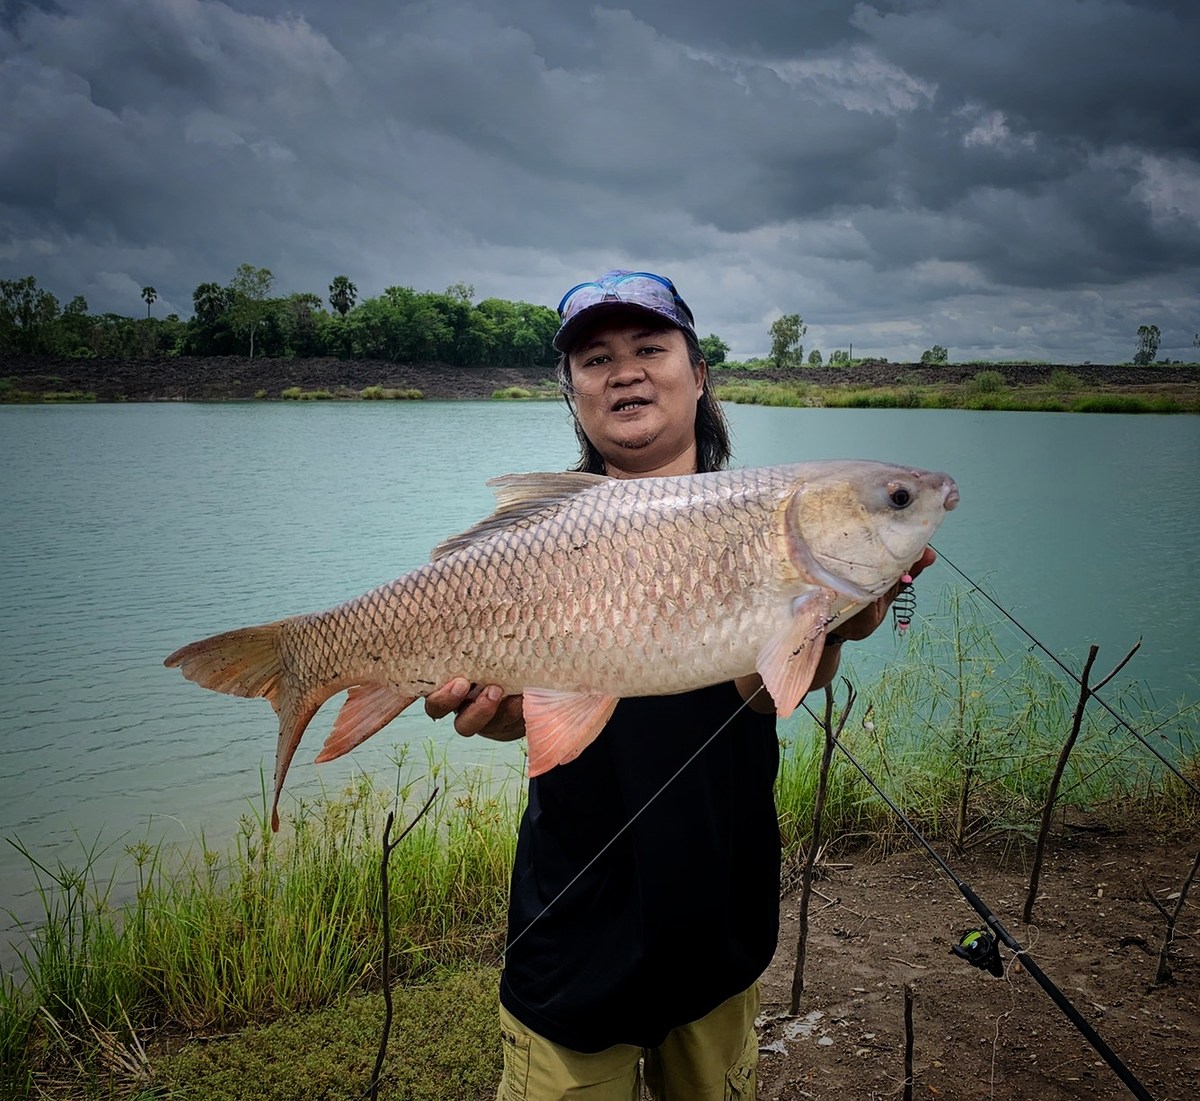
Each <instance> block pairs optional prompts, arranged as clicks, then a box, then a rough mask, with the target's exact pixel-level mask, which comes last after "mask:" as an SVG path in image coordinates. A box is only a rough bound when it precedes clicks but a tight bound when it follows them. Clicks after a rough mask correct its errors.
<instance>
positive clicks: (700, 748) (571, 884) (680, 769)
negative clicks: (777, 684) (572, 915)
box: [504, 684, 764, 954]
mask: <svg viewBox="0 0 1200 1101" xmlns="http://www.w3.org/2000/svg"><path fill="white" fill-rule="evenodd" d="M763 687H764V686H763V685H761V684H760V685H759V686H758V687H757V688H756V689H755V690H754V691H753V692H752V693H751V694H750V695H749V696H747V697H746V699H744V700H742V702H741V704H739V705H738V706H737V707H736V708H734V710H733V712H732V714H730V716H729V718H727V719H726V720H725V721H724V722H723V723H722V724H721V725H720V726H718V727H717V729H716V730H714V731H713V732H712V733H711V734H710V735H709V736H708V737H707V738H706V739H705V740H704V742H703V743H702V744H701V745H700V746H698V747H697V748H696V750H695V751H694V752H693V753H692V755H691V756H690V757H689V758H688V759H687V760H686V761H684V762H683V764H681V765H680V766H679V767H678V768H677V769H676V770H675V771H674V772H673V773H672V774H671V775H670V776H669V777H668V778H667V779H666V780H664V781H663V783H662V786H661V787H660V788H659V789H658V790H657V791H656V792H655V793H654V794H653V795H651V796H650V798H649V799H647V800H646V801H645V802H644V803H643V804H642V805H641V806H640V807H639V808H638V809H637V810H636V811H635V812H634V813H633V814H632V815H631V816H630V818H629V821H628V822H626V823H625V824H624V825H623V826H622V827H621V828H620V829H619V830H617V832H616V833H614V834H613V835H612V837H610V838H609V839H608V841H606V842H605V843H604V846H603V847H602V848H601V849H600V851H599V852H598V853H596V855H595V856H593V857H592V859H591V860H589V861H588V862H587V863H586V864H585V865H584V866H583V867H582V868H580V869H579V871H577V872H576V873H575V875H574V876H572V877H571V880H570V882H568V883H567V885H566V886H565V887H563V889H562V890H561V891H559V892H558V894H556V895H555V896H554V897H553V898H552V899H551V900H550V901H549V902H547V903H546V905H545V906H543V907H542V908H541V910H539V911H538V912H537V914H536V915H534V917H533V920H531V921H530V922H529V924H527V925H526V926H525V928H524V929H522V930H521V931H520V932H519V933H518V934H517V935H516V936H515V937H513V939H512V940H510V941H509V942H508V943H507V944H506V945H505V946H504V953H505V954H507V953H508V952H509V951H510V950H511V949H512V946H513V945H514V944H516V943H517V941H519V940H520V939H521V938H522V937H523V936H524V935H525V934H526V933H528V932H529V930H530V929H532V928H533V926H534V925H535V924H536V923H537V922H538V921H539V920H540V919H541V918H542V917H543V916H544V915H545V914H546V912H547V911H548V910H549V909H550V907H551V906H553V905H554V904H555V903H556V902H557V901H558V900H559V899H560V898H562V896H563V895H565V894H566V893H567V892H568V891H569V890H570V889H571V888H572V887H574V886H575V884H576V883H578V882H579V879H580V878H581V877H582V876H583V875H584V873H585V872H587V870H588V869H589V868H590V867H591V866H592V865H593V864H595V863H596V861H597V860H599V859H600V858H601V857H602V856H603V855H604V854H605V853H606V852H608V850H609V849H611V848H612V847H613V845H615V844H616V843H617V840H618V839H619V838H620V836H621V835H622V834H623V833H624V832H625V831H626V830H628V829H629V827H630V826H632V825H633V824H634V822H636V821H637V820H638V819H639V818H640V817H641V816H642V815H643V814H644V813H645V812H646V810H647V809H648V808H649V806H650V804H651V803H653V802H654V800H655V799H657V798H658V797H659V796H660V795H662V793H663V792H664V791H666V790H667V788H669V787H670V786H671V785H672V784H673V783H674V782H675V781H676V780H677V779H679V777H680V776H681V775H682V774H683V771H684V769H686V768H687V767H688V766H689V765H690V764H691V763H692V762H693V761H694V760H695V759H696V758H697V757H699V756H700V754H701V753H703V752H704V751H705V750H706V749H707V748H708V747H709V746H710V745H712V743H713V742H714V741H715V740H716V738H717V736H718V735H719V734H720V733H721V731H723V730H724V729H725V728H726V727H727V726H728V725H729V724H730V723H731V722H733V720H734V719H736V718H737V717H738V716H739V715H740V714H741V713H742V712H743V711H744V710H745V709H746V708H747V707H749V706H750V701H751V700H753V699H754V697H755V696H757V695H758V694H759V692H761V691H763Z"/></svg>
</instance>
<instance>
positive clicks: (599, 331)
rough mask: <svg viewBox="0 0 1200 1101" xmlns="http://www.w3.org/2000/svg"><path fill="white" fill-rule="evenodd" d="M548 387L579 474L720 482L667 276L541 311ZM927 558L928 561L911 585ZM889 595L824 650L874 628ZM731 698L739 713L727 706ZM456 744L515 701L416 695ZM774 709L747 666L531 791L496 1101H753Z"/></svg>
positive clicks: (640, 714) (703, 375)
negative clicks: (571, 440) (648, 1100)
mask: <svg viewBox="0 0 1200 1101" xmlns="http://www.w3.org/2000/svg"><path fill="white" fill-rule="evenodd" d="M558 309H559V316H560V317H561V319H562V326H561V328H560V329H559V331H558V333H557V335H556V336H555V340H554V346H555V348H556V349H557V350H558V351H559V352H560V353H561V358H560V361H559V379H560V384H561V385H562V388H563V392H564V395H565V397H566V400H567V404H568V407H569V408H570V409H571V412H572V414H573V416H574V420H575V428H576V434H577V435H578V437H579V441H580V446H581V451H582V455H581V459H580V462H579V465H578V467H577V469H579V470H587V471H591V472H593V473H600V474H607V475H608V476H609V477H612V478H647V477H654V476H659V475H677V474H692V473H699V472H703V471H708V470H715V469H720V468H721V467H723V466H724V465H725V464H726V463H727V462H728V460H729V457H730V447H729V436H728V430H727V427H726V424H725V419H724V416H723V414H722V412H721V408H720V405H719V404H718V402H717V401H716V399H715V397H714V396H713V395H712V393H711V392H710V391H709V390H708V386H707V384H708V368H707V364H706V363H705V360H704V356H703V354H702V353H701V350H700V346H699V343H698V341H697V338H696V332H695V325H694V321H693V318H692V313H691V311H690V310H689V309H688V307H687V305H686V303H685V302H684V301H683V299H682V298H681V297H680V296H679V293H678V292H677V291H676V289H675V287H674V285H673V284H672V283H671V281H670V280H668V279H665V278H663V277H662V276H659V275H654V274H652V273H649V272H629V271H614V272H609V273H607V274H606V275H603V276H601V277H600V279H598V280H595V281H594V282H587V283H581V284H579V285H578V286H576V287H572V288H571V290H569V291H568V292H567V293H566V295H564V296H563V299H562V301H561V302H560V303H559V308H558ZM932 561H933V553H932V551H928V550H927V551H926V552H925V554H924V555H923V557H922V559H921V561H920V562H917V563H915V564H914V566H913V568H912V571H911V572H912V574H913V575H915V574H917V573H919V572H920V570H921V569H923V568H924V567H925V566H927V565H929V564H930V563H931V562H932ZM894 595H895V594H894V593H891V594H888V595H887V596H885V597H883V598H881V599H880V600H878V601H876V602H875V603H874V604H872V605H870V606H868V607H867V608H865V609H863V611H861V612H860V613H858V614H857V615H856V616H855V617H854V618H852V619H850V620H848V621H847V622H845V623H844V624H842V625H841V627H840V628H839V631H838V634H837V635H831V636H829V638H828V639H827V644H826V648H825V651H824V653H823V654H822V658H821V662H820V665H819V666H818V668H817V672H816V676H815V678H814V681H813V684H812V688H823V687H824V686H825V685H827V684H829V683H830V681H831V680H832V679H833V676H834V674H835V673H836V671H837V667H838V660H839V652H840V651H839V646H840V643H841V642H842V641H844V640H845V639H861V638H865V637H866V636H867V635H869V634H870V633H871V632H872V631H873V630H875V628H876V627H878V625H879V624H880V623H881V622H882V621H883V618H884V616H885V615H886V612H887V608H888V606H889V604H890V603H891V600H892V599H893V597H894ZM743 704H745V706H743ZM425 708H426V711H427V712H428V713H429V714H430V715H431V716H432V717H433V718H440V717H442V716H443V715H446V714H449V713H450V712H451V711H454V712H456V713H457V714H456V718H455V729H456V730H457V731H458V732H459V733H460V734H463V735H472V734H482V735H484V736H485V737H490V738H497V739H501V740H509V739H513V738H519V737H521V735H522V734H523V733H524V728H523V722H522V717H521V698H520V697H519V696H509V697H505V696H503V694H502V693H501V691H500V689H499V688H497V687H496V686H494V685H489V686H485V687H483V688H482V690H481V691H478V690H477V688H476V686H472V685H470V684H468V683H467V681H466V680H465V679H463V678H456V679H455V680H452V681H450V682H449V683H448V684H446V685H443V686H442V687H441V688H440V689H439V690H438V691H436V692H434V693H432V694H431V695H430V696H428V697H427V699H426V702H425ZM774 711H775V709H774V703H773V701H772V700H771V698H770V696H769V695H768V694H767V692H766V691H765V689H763V687H762V681H761V679H760V678H759V677H758V675H757V674H750V675H748V676H744V677H741V678H739V679H738V680H737V681H736V682H734V683H730V684H719V685H714V686H712V687H710V688H704V689H700V690H697V691H695V692H687V693H682V694H678V695H671V696H661V697H639V698H635V699H626V700H622V701H621V703H620V704H619V705H618V706H617V709H616V711H615V712H614V714H613V717H612V719H611V720H610V721H609V723H608V725H607V726H606V727H605V729H604V731H603V732H602V733H601V735H600V737H599V738H597V739H596V741H595V742H594V743H593V744H592V745H591V746H589V747H588V749H586V750H585V751H584V752H583V753H582V754H581V755H580V756H579V757H578V758H577V759H575V760H574V761H571V762H570V763H568V764H564V765H559V766H558V767H557V768H554V769H551V770H550V771H549V772H547V773H545V774H543V775H541V776H538V777H536V778H534V779H532V780H530V782H529V805H528V807H527V809H526V812H525V816H524V818H523V820H522V823H521V829H520V834H519V837H518V841H517V855H516V860H515V864H514V869H513V879H512V893H511V898H510V903H509V923H508V944H507V950H506V956H505V967H504V974H503V976H502V979H501V986H500V1003H501V1010H500V1013H501V1029H502V1036H503V1041H504V1077H503V1079H502V1081H501V1084H500V1089H499V1092H498V1093H497V1097H498V1098H499V1099H501V1101H508V1099H516V1098H531V1099H535V1101H551V1099H557V1098H565V1097H568V1096H569V1097H571V1098H587V1099H591V1101H630V1099H634V1098H636V1097H637V1096H638V1079H639V1074H644V1079H645V1082H646V1084H647V1085H648V1086H649V1087H650V1089H651V1090H652V1091H653V1093H654V1095H655V1096H656V1097H657V1098H659V1099H660V1101H710V1099H712V1101H720V1099H722V1098H726V1097H748V1098H752V1097H754V1095H755V1074H754V1068H755V1064H756V1062H757V1057H758V1044H757V1038H756V1036H755V1032H754V1018H755V1016H756V1014H757V1011H758V987H757V980H758V977H759V975H761V974H762V972H763V970H764V969H765V968H766V966H767V964H768V963H769V962H770V960H771V956H772V954H773V953H774V950H775V942H776V937H777V934H778V916H779V830H778V823H777V820H776V814H775V804H774V796H773V784H774V780H775V774H776V771H777V769H778V763H779V752H778V741H777V738H776V733H775V719H774Z"/></svg>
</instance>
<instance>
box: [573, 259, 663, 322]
mask: <svg viewBox="0 0 1200 1101" xmlns="http://www.w3.org/2000/svg"><path fill="white" fill-rule="evenodd" d="M598 302H625V303H628V304H629V305H633V306H648V307H649V308H650V309H657V310H664V309H665V310H668V311H671V312H674V311H675V309H676V303H677V302H679V296H678V294H677V293H676V291H675V288H674V286H672V285H671V281H670V280H669V279H664V278H663V277H662V276H661V275H654V274H652V273H651V272H647V271H634V272H628V273H626V274H624V275H619V276H616V277H615V278H612V279H604V280H601V281H600V282H594V283H580V284H579V285H578V286H576V287H572V288H571V289H570V290H569V291H567V293H566V294H565V295H563V299H562V301H561V302H560V303H559V304H558V315H559V317H561V318H562V319H563V321H569V320H570V319H571V318H572V317H574V316H575V315H576V314H577V313H579V312H580V311H581V310H586V309H587V308H588V307H589V306H594V305H596V304H597V303H598Z"/></svg>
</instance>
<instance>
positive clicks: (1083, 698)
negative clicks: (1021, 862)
mask: <svg viewBox="0 0 1200 1101" xmlns="http://www.w3.org/2000/svg"><path fill="white" fill-rule="evenodd" d="M1141 645H1142V641H1141V639H1138V641H1137V642H1135V643H1134V645H1133V649H1131V650H1130V651H1129V653H1128V654H1126V655H1125V656H1124V657H1123V658H1122V659H1121V660H1120V661H1119V662H1118V663H1117V664H1116V666H1115V667H1114V668H1113V670H1112V672H1111V673H1109V674H1108V676H1106V677H1105V678H1104V679H1103V680H1102V681H1100V683H1099V684H1096V685H1090V684H1088V678H1089V677H1090V676H1091V674H1092V666H1093V665H1094V664H1095V661H1096V655H1097V654H1098V653H1099V652H1100V647H1099V646H1095V645H1093V646H1091V647H1089V648H1088V656H1087V661H1085V662H1084V663H1083V675H1082V676H1080V677H1079V678H1078V680H1079V700H1078V702H1077V703H1076V704H1075V717H1074V719H1073V720H1072V722H1071V733H1070V734H1068V735H1067V740H1066V741H1065V742H1063V747H1062V749H1061V750H1060V751H1059V754H1058V762H1057V764H1055V766H1054V775H1053V776H1052V777H1051V778H1050V786H1049V788H1047V789H1046V802H1045V804H1044V805H1043V806H1042V825H1041V829H1039V830H1038V839H1037V849H1036V850H1035V851H1034V854H1033V869H1032V871H1031V872H1030V874H1029V893H1028V894H1027V895H1026V896H1025V910H1024V912H1023V913H1022V915H1021V919H1022V920H1023V921H1024V922H1025V924H1026V925H1028V924H1029V923H1030V922H1031V921H1033V906H1034V903H1035V902H1036V901H1037V893H1038V880H1039V879H1040V878H1041V875H1042V860H1043V858H1044V857H1045V855H1046V838H1047V837H1048V836H1049V834H1050V823H1051V822H1052V821H1053V819H1054V804H1055V802H1057V800H1058V785H1059V784H1060V783H1061V782H1062V776H1063V772H1064V771H1066V767H1067V760H1068V759H1069V758H1070V756H1071V750H1072V749H1074V748H1075V741H1076V739H1077V738H1078V737H1079V731H1080V730H1081V729H1082V728H1083V714H1084V711H1085V710H1086V709H1087V704H1088V700H1089V699H1091V697H1092V694H1093V693H1094V692H1096V691H1097V690H1098V689H1100V688H1103V687H1104V686H1105V685H1106V684H1107V683H1108V682H1109V681H1110V680H1112V679H1113V677H1115V676H1116V675H1117V674H1118V673H1119V672H1120V671H1121V670H1122V669H1124V668H1125V666H1126V665H1127V664H1128V663H1129V659H1130V658H1132V657H1133V655H1134V654H1136V653H1137V652H1138V649H1139V647H1140V646H1141Z"/></svg>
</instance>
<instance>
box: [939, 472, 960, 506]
mask: <svg viewBox="0 0 1200 1101" xmlns="http://www.w3.org/2000/svg"><path fill="white" fill-rule="evenodd" d="M957 505H958V485H957V484H956V483H955V481H954V479H953V478H947V479H946V488H945V496H944V497H943V498H942V508H944V509H945V510H946V511H947V512H953V511H954V509H955V507H956V506H957Z"/></svg>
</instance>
